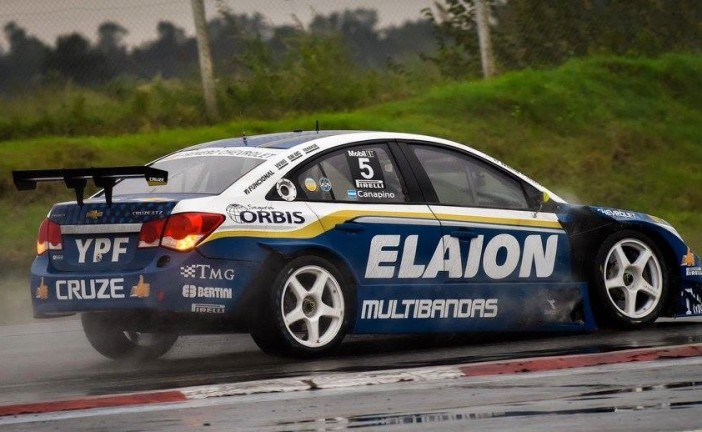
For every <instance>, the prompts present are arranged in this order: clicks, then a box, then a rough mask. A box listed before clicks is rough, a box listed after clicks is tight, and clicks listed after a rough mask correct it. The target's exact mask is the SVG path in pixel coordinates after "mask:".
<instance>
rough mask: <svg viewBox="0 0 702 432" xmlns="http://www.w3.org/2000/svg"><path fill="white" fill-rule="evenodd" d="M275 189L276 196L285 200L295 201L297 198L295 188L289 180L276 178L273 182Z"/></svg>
mask: <svg viewBox="0 0 702 432" xmlns="http://www.w3.org/2000/svg"><path fill="white" fill-rule="evenodd" d="M275 190H276V191H277V192H278V196H279V197H281V198H282V199H284V200H285V201H295V198H297V188H296V187H295V185H294V184H293V182H291V181H290V180H288V179H286V178H284V179H280V180H278V183H276V184H275Z"/></svg>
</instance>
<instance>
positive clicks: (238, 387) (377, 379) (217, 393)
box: [0, 343, 702, 417]
mask: <svg viewBox="0 0 702 432" xmlns="http://www.w3.org/2000/svg"><path fill="white" fill-rule="evenodd" d="M699 356H702V343H700V344H690V345H676V346H668V347H656V348H637V349H630V350H623V351H614V352H607V353H593V354H573V355H563V356H551V357H533V358H527V359H520V360H505V361H492V362H484V363H469V364H462V365H452V366H437V367H420V368H413V369H390V370H384V371H375V372H358V373H351V374H349V373H332V374H328V375H321V376H303V377H296V378H283V379H272V380H260V381H250V382H242V383H233V384H220V385H206V386H196V387H185V388H180V389H173V390H168V391H163V390H161V391H153V392H142V393H132V394H122V395H115V396H100V397H87V398H77V399H68V400H62V401H48V402H39V403H26V404H14V405H4V406H0V417H7V416H18V415H26V414H45V413H52V412H61V411H73V410H85V409H94V408H114V407H125V406H143V405H152V404H162V403H178V402H186V401H189V400H198V399H208V398H214V397H223V396H240V395H251V394H262V393H282V392H294V391H309V390H320V389H339V388H348V387H358V386H370V385H379V384H392V383H399V382H421V381H434V380H447V379H456V378H463V377H478V376H490V375H505V374H519V373H528V372H539V371H550V370H560V369H573V368H582V367H593V366H602V365H611V364H617V363H630V362H651V361H656V360H664V359H679V358H688V357H699Z"/></svg>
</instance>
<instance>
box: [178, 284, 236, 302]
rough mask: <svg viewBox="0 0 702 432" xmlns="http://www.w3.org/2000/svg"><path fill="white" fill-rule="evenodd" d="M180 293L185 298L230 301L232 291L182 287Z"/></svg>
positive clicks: (191, 286) (229, 289)
mask: <svg viewBox="0 0 702 432" xmlns="http://www.w3.org/2000/svg"><path fill="white" fill-rule="evenodd" d="M182 293H183V297H185V298H206V299H230V298H232V295H233V290H232V289H231V288H219V287H202V286H197V285H183V291H182Z"/></svg>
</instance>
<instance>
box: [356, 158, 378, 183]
mask: <svg viewBox="0 0 702 432" xmlns="http://www.w3.org/2000/svg"><path fill="white" fill-rule="evenodd" d="M358 168H359V169H360V170H361V175H362V176H363V178H364V179H372V178H373V176H374V175H375V171H373V167H372V166H370V158H365V157H362V158H358Z"/></svg>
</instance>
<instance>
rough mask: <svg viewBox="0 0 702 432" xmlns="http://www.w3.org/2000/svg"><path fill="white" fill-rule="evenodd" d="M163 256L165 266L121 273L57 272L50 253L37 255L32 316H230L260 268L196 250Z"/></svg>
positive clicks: (32, 289)
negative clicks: (109, 313)
mask: <svg viewBox="0 0 702 432" xmlns="http://www.w3.org/2000/svg"><path fill="white" fill-rule="evenodd" d="M164 254H168V255H169V259H168V260H165V261H167V263H166V264H163V261H162V264H161V265H160V266H159V265H157V264H156V262H154V263H152V264H150V265H149V266H147V267H145V268H143V269H140V270H138V271H128V272H119V273H117V272H112V273H110V272H96V273H85V272H80V273H78V272H56V271H52V270H51V266H50V264H49V258H48V257H47V255H46V254H45V255H42V256H39V257H37V258H36V259H35V260H34V263H33V264H32V269H31V282H30V289H31V295H32V304H33V307H34V316H35V317H37V318H40V317H41V318H48V317H53V316H62V315H66V314H71V313H76V312H88V311H127V310H142V311H154V312H177V313H194V314H203V315H231V314H234V313H235V309H236V306H237V303H238V301H239V299H240V297H241V296H242V293H243V291H244V288H245V287H247V286H248V285H249V284H250V282H251V280H252V279H253V274H254V272H255V271H256V269H257V268H258V266H259V264H258V263H254V262H249V261H226V260H211V259H207V258H204V257H203V256H202V255H200V254H199V253H197V252H191V253H187V254H174V253H169V252H164Z"/></svg>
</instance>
